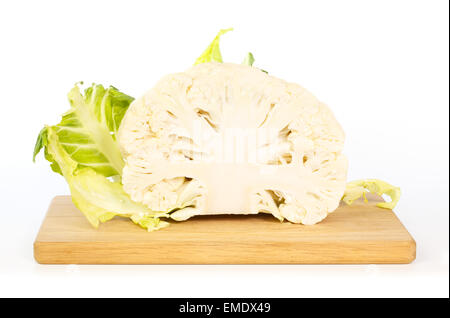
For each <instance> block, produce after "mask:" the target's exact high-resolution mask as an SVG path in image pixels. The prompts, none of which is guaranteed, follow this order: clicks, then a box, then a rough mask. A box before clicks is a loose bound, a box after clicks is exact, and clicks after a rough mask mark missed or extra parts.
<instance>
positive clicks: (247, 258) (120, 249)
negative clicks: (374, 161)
mask: <svg viewBox="0 0 450 318" xmlns="http://www.w3.org/2000/svg"><path fill="white" fill-rule="evenodd" d="M375 204H376V200H374V198H371V200H370V202H369V203H363V202H355V203H354V204H353V205H352V206H346V205H341V206H340V207H339V208H338V209H337V210H336V211H335V212H334V213H332V214H330V215H329V216H328V217H327V218H326V219H325V220H324V221H322V222H321V223H319V224H316V225H313V226H305V225H298V224H291V223H288V222H283V223H280V222H279V221H278V220H276V219H275V218H273V217H272V216H271V215H261V214H260V215H253V216H199V217H194V218H192V219H190V220H189V221H186V222H179V223H176V222H173V223H172V224H171V225H170V226H169V227H168V228H165V229H162V230H159V231H156V232H151V233H148V232H146V231H145V230H143V229H142V228H140V227H139V226H137V225H135V224H133V223H132V222H131V221H130V220H129V219H124V218H115V219H113V220H111V221H109V222H107V223H104V224H101V225H100V227H99V228H98V229H94V228H93V227H91V226H90V225H89V223H88V222H87V220H86V219H85V218H84V216H83V215H82V214H81V212H80V211H78V210H77V208H76V207H75V206H74V205H73V203H72V201H71V199H70V196H57V197H55V198H54V199H53V201H52V202H51V204H50V207H49V210H48V212H47V215H46V217H45V219H44V221H43V223H42V226H41V229H40V231H39V234H38V236H37V238H36V241H35V242H34V256H35V259H36V261H37V262H38V263H41V264H381V263H391V264H393V263H410V262H412V261H413V260H414V259H415V256H416V244H415V241H414V239H413V238H412V237H411V235H410V234H409V233H408V231H407V230H406V229H405V227H404V226H403V225H402V224H401V222H400V221H399V220H398V218H397V217H396V216H395V214H394V213H393V212H392V211H390V210H386V209H380V208H377V207H376V206H375Z"/></svg>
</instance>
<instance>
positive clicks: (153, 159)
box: [118, 62, 347, 224]
mask: <svg viewBox="0 0 450 318" xmlns="http://www.w3.org/2000/svg"><path fill="white" fill-rule="evenodd" d="M344 138H345V137H344V133H343V131H342V129H341V127H340V125H339V123H338V122H337V121H336V119H335V118H334V116H333V114H332V112H331V111H330V109H329V108H328V107H327V106H326V105H324V104H323V103H321V102H320V101H318V100H317V99H316V98H315V97H314V96H313V95H312V94H311V93H310V92H308V91H307V90H305V89H304V88H302V87H301V86H299V85H297V84H293V83H288V82H286V81H284V80H281V79H278V78H276V77H273V76H270V75H268V74H266V73H265V72H263V71H261V70H259V69H258V68H255V67H251V66H247V65H239V64H231V63H216V62H207V63H202V64H198V65H195V66H193V67H191V68H190V69H189V70H187V71H186V72H183V73H176V74H171V75H168V76H165V77H164V78H162V79H161V80H160V81H159V82H158V83H157V84H156V86H155V87H153V88H152V89H150V90H149V91H148V92H147V93H146V94H145V95H144V96H142V97H140V98H139V99H136V100H135V101H133V102H132V103H131V105H130V107H129V108H128V110H127V112H126V114H125V116H124V118H123V120H122V123H121V126H120V129H119V133H118V141H119V145H120V149H121V152H122V156H123V159H124V162H125V166H124V168H123V171H122V183H123V189H124V191H125V192H126V193H127V194H128V195H129V196H130V197H131V199H132V200H133V201H135V202H138V203H142V204H143V205H145V206H147V207H148V208H149V209H151V210H152V211H156V212H162V213H165V214H170V217H171V218H172V219H174V220H178V221H181V220H186V219H188V218H190V217H192V216H194V215H212V214H256V213H270V214H272V215H273V216H275V217H276V218H278V219H280V220H283V219H287V220H289V221H291V222H294V223H302V224H315V223H317V222H319V221H321V220H323V219H324V218H325V217H326V216H327V215H328V213H331V212H333V211H334V210H335V209H336V208H337V207H338V205H339V202H340V200H341V198H342V196H343V194H344V190H345V187H346V174H347V159H346V157H345V156H344V155H343V154H342V150H343V145H344Z"/></svg>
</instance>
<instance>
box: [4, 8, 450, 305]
mask: <svg viewBox="0 0 450 318" xmlns="http://www.w3.org/2000/svg"><path fill="white" fill-rule="evenodd" d="M448 9H449V8H448V1H446V0H440V1H439V0H436V1H431V0H427V1H380V0H377V1H342V0H341V1H280V0H276V1H275V0H274V1H243V0H241V1H230V0H227V1H192V0H190V1H159V2H156V1H154V2H150V1H131V0H128V1H80V0H78V1H44V0H42V1H2V2H0V30H1V31H0V91H1V95H0V100H1V106H0V107H1V114H0V129H1V131H0V136H1V137H0V138H1V148H0V149H1V150H0V151H1V157H0V163H1V164H0V167H1V168H0V169H1V178H0V180H1V181H0V183H1V188H0V198H1V203H2V207H1V212H0V213H1V220H0V296H146V297H151V296H159V297H169V296H192V297H193V296H199V297H200V296H212V297H214V296H222V297H260V296H261V297H262V296H266V297H270V296H273V297H277V296H280V297H281V296H283V297H290V296H295V297H308V296H311V297H315V296H324V297H328V296H386V297H390V296H446V297H448V295H449V289H448V288H449V282H448V279H449V277H448V273H449V256H448V255H449V254H448V248H449V246H448V235H449V231H448V221H449V219H448V209H449V196H448V191H449V189H448V185H449V180H448V176H449V170H448V165H449V148H448V146H449V140H448V134H449V121H448V116H449V90H448V85H449V73H448V69H449V63H448V57H449V42H448V36H449V34H448V23H449V16H448ZM230 26H232V27H234V28H235V30H234V31H233V32H231V33H228V34H227V35H225V36H224V37H223V41H222V44H221V48H222V53H223V57H224V59H225V60H226V61H230V62H237V63H239V62H241V60H242V59H243V57H244V55H245V54H246V52H248V51H251V52H253V54H254V55H255V58H256V64H255V65H256V66H258V67H261V68H263V69H265V70H268V71H269V72H270V73H271V74H273V75H275V76H277V77H281V78H284V79H286V80H289V81H294V82H297V83H299V84H301V85H302V86H304V87H306V88H308V89H309V90H310V91H312V92H313V93H314V94H315V95H316V96H317V97H319V99H321V100H322V101H324V102H326V103H327V104H328V105H329V106H330V107H331V109H332V110H333V111H334V113H335V115H336V117H337V119H338V120H339V121H340V123H341V124H342V126H343V128H344V130H345V132H346V134H347V139H346V148H345V152H346V154H347V156H348V157H349V159H350V170H349V179H355V178H366V177H376V178H380V179H384V180H387V181H389V182H391V183H393V184H395V185H398V186H400V187H401V188H402V191H403V197H402V198H401V201H400V203H399V205H398V206H397V208H396V213H397V215H398V216H399V218H400V219H401V221H402V222H403V223H404V224H405V226H406V227H407V228H408V230H409V231H410V232H411V234H412V235H413V236H414V238H415V239H416V241H417V259H416V261H414V262H413V263H412V264H410V265H355V266H75V265H69V266H42V265H38V264H37V263H36V262H35V261H34V260H33V255H32V244H33V240H34V238H35V236H36V234H37V231H38V229H39V226H40V223H41V221H42V219H43V217H44V214H45V212H46V208H47V206H48V204H49V202H50V199H51V198H52V197H53V196H54V195H56V194H66V193H68V188H67V186H66V184H65V182H64V180H63V179H62V177H60V176H59V175H56V174H54V173H52V172H51V171H50V169H49V167H48V165H47V163H46V162H45V161H44V160H43V158H42V157H39V160H38V163H36V164H32V162H31V154H32V148H33V146H34V142H35V138H36V135H37V133H38V132H39V130H40V128H41V127H42V126H43V125H44V124H45V123H47V124H52V123H55V122H56V121H57V120H58V118H59V115H60V114H62V113H63V112H64V111H65V110H66V109H67V108H68V102H67V99H66V93H67V92H68V90H69V89H70V88H71V87H72V85H73V84H74V83H75V82H77V81H80V80H83V81H85V82H88V83H90V82H96V83H103V84H106V85H109V84H112V85H114V86H116V87H118V88H119V89H121V90H122V91H124V92H126V93H128V94H130V95H132V96H135V97H137V96H139V95H141V94H143V93H144V92H145V91H146V90H147V89H149V88H150V87H152V85H154V83H155V82H156V81H157V80H158V78H160V77H161V76H162V75H165V74H168V73H171V72H177V71H182V70H184V69H186V68H188V67H189V66H190V65H191V64H192V63H193V62H194V60H195V59H196V58H197V56H198V55H199V54H200V53H201V52H202V51H203V50H204V49H205V47H206V46H207V45H208V44H209V42H210V41H211V40H212V38H213V37H214V36H215V34H216V32H217V31H218V30H219V29H221V28H226V27H230ZM161 248H163V247H161Z"/></svg>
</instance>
